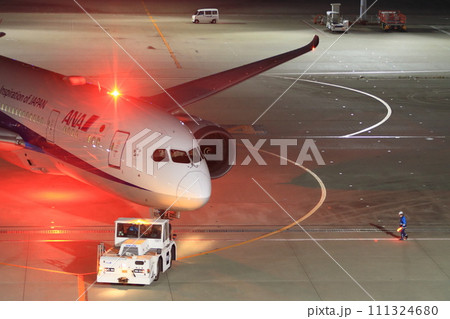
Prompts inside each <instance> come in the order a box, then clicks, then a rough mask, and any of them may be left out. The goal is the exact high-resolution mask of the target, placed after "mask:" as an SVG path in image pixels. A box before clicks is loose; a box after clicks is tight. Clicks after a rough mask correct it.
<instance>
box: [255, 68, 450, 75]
mask: <svg viewBox="0 0 450 319" xmlns="http://www.w3.org/2000/svg"><path fill="white" fill-rule="evenodd" d="M416 73H418V74H420V73H450V70H442V69H439V70H410V71H342V72H340V71H336V72H306V73H304V75H364V74H366V75H371V74H416ZM299 74H301V73H298V72H287V73H286V72H285V73H268V74H266V75H263V76H283V75H292V76H298V75H299Z"/></svg>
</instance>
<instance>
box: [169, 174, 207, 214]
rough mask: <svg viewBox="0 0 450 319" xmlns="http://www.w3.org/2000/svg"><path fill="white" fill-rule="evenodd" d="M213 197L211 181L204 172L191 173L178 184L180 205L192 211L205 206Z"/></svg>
mask: <svg viewBox="0 0 450 319" xmlns="http://www.w3.org/2000/svg"><path fill="white" fill-rule="evenodd" d="M210 196H211V179H210V178H209V176H207V175H206V174H204V173H202V172H191V173H188V174H186V176H184V177H183V179H182V180H181V182H180V184H178V189H177V198H178V201H177V202H178V204H181V203H182V204H183V205H184V206H185V207H190V209H197V208H200V207H202V206H203V205H205V204H206V203H207V202H208V200H209V197H210Z"/></svg>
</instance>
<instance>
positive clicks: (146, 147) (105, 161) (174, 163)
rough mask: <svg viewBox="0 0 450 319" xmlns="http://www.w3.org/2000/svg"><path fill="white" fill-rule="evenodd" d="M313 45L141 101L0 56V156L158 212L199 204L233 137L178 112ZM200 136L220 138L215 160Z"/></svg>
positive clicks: (224, 168)
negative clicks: (219, 152) (68, 177)
mask: <svg viewBox="0 0 450 319" xmlns="http://www.w3.org/2000/svg"><path fill="white" fill-rule="evenodd" d="M318 44H319V37H318V36H317V35H316V36H314V38H313V39H312V41H311V42H310V43H308V44H307V45H305V46H303V47H301V48H298V49H295V50H292V51H289V52H286V53H282V54H279V55H276V56H273V57H269V58H266V59H263V60H259V61H256V62H253V63H249V64H246V65H243V66H240V67H236V68H233V69H229V70H227V71H223V72H219V73H216V74H213V75H209V76H205V77H202V78H199V79H196V80H193V81H189V82H187V83H183V84H180V85H176V86H174V87H171V88H168V89H167V90H166V91H165V92H163V93H160V94H156V95H154V96H151V97H146V98H134V97H130V96H125V95H121V94H120V93H118V92H116V91H113V90H112V91H108V90H107V89H104V88H102V87H101V86H100V85H99V84H96V83H90V82H89V81H88V80H87V79H86V78H84V77H82V76H66V75H62V74H59V73H56V72H53V71H50V70H46V69H42V68H39V67H37V66H33V65H30V64H27V63H24V62H20V61H16V60H14V59H11V58H8V57H4V56H0V157H2V158H3V159H5V160H7V161H9V162H11V163H13V164H15V165H17V166H20V167H23V168H25V169H28V170H30V171H32V172H36V173H42V174H62V175H67V176H70V177H73V178H75V179H77V180H80V181H83V182H85V183H88V184H90V185H93V186H96V187H99V188H101V189H103V190H106V191H107V192H111V193H114V194H116V195H118V196H120V197H122V198H125V199H127V200H130V201H132V202H135V203H138V204H141V205H144V206H148V207H152V208H154V209H158V210H161V211H166V210H171V211H189V210H195V209H198V208H200V207H202V206H203V205H204V204H206V203H207V202H208V200H209V198H210V196H211V179H215V178H219V177H222V176H223V175H225V174H226V173H227V172H228V171H229V170H230V169H231V167H232V163H230V161H229V160H228V158H229V157H230V155H231V154H228V151H227V149H228V148H227V145H228V141H229V140H230V139H231V135H230V133H229V132H227V131H226V130H225V129H224V128H222V127H221V126H219V125H218V124H216V123H213V122H210V121H208V120H204V119H201V118H198V117H192V116H191V115H189V114H187V113H185V112H183V111H182V110H181V109H183V110H184V107H185V106H187V105H189V104H192V103H194V102H197V101H199V100H201V99H204V98H206V97H209V96H211V95H213V94H216V93H218V92H220V91H222V90H225V89H227V88H229V87H232V86H234V85H236V84H238V83H240V82H242V81H244V80H246V79H249V78H251V77H253V76H255V75H257V74H260V73H262V72H264V71H267V70H269V69H271V68H273V67H275V66H277V65H280V64H282V63H285V62H287V61H289V60H292V59H294V58H296V57H298V56H301V55H303V54H305V53H307V52H309V51H311V50H313V49H314V48H316V47H317V46H318ZM208 140H219V141H222V142H223V152H224V154H222V155H223V156H222V157H221V158H215V157H214V156H209V157H208V155H214V154H216V155H217V153H218V150H217V149H214V146H211V144H208ZM211 152H212V153H213V154H211ZM208 158H209V160H208Z"/></svg>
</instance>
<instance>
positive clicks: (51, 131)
mask: <svg viewBox="0 0 450 319" xmlns="http://www.w3.org/2000/svg"><path fill="white" fill-rule="evenodd" d="M58 117H59V111H57V110H53V111H52V113H51V114H50V116H49V117H48V121H47V134H46V138H47V141H49V142H51V143H55V128H56V123H57V122H58Z"/></svg>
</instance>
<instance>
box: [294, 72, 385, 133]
mask: <svg viewBox="0 0 450 319" xmlns="http://www.w3.org/2000/svg"><path fill="white" fill-rule="evenodd" d="M299 81H304V82H310V83H317V84H323V85H328V86H334V87H337V88H340V89H344V90H348V91H353V92H356V93H360V94H363V95H367V96H369V97H371V98H373V99H375V100H377V101H378V102H380V103H381V104H383V105H384V106H385V107H386V109H387V114H386V116H385V117H384V118H383V119H382V120H381V121H380V122H378V123H376V124H374V125H372V126H369V127H367V128H365V129H363V130H360V131H358V132H355V133H351V134H347V135H343V136H341V137H350V136H355V135H358V134H361V133H364V132H367V131H370V130H372V129H374V128H376V127H378V126H380V125H381V124H383V123H384V122H386V121H387V120H388V119H389V118H390V117H391V115H392V109H391V107H390V105H389V104H388V103H387V102H386V101H384V100H382V99H380V98H379V97H378V96H375V95H373V94H370V93H367V92H364V91H360V90H357V89H352V88H349V87H346V86H342V85H337V84H331V83H325V82H319V81H312V80H305V79H300V80H299Z"/></svg>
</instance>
